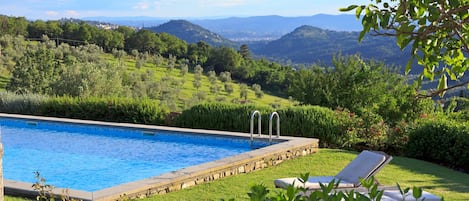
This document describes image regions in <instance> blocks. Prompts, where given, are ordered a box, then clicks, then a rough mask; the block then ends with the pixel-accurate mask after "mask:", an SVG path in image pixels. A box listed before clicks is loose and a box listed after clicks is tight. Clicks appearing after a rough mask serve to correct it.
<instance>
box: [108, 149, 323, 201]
mask: <svg viewBox="0 0 469 201" xmlns="http://www.w3.org/2000/svg"><path fill="white" fill-rule="evenodd" d="M317 151H318V141H315V142H314V143H313V144H309V145H305V146H302V147H293V148H291V149H288V150H281V151H279V152H275V153H271V154H266V155H264V156H260V157H253V158H251V159H250V160H242V161H236V162H233V163H232V164H230V165H227V166H226V167H219V168H215V169H208V170H206V171H200V172H198V173H196V174H189V175H188V176H186V177H182V178H180V179H175V180H173V181H170V182H165V183H159V184H155V185H152V186H148V188H147V189H142V191H139V192H133V193H129V194H125V195H121V198H120V199H129V198H130V199H132V198H144V197H148V196H150V195H155V194H166V193H169V192H172V191H177V190H181V189H184V188H188V187H191V186H194V185H198V184H202V183H206V182H210V181H214V180H217V179H220V178H223V177H226V176H232V175H238V174H244V173H249V172H253V171H257V170H261V169H264V168H266V167H270V166H275V165H278V164H280V163H282V162H283V161H286V160H290V159H293V158H297V157H300V156H306V155H309V154H313V153H316V152H317ZM272 182H273V181H272ZM104 200H110V199H109V198H107V199H104ZM118 200H119V199H118Z"/></svg>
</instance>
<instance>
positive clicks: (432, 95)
mask: <svg viewBox="0 0 469 201" xmlns="http://www.w3.org/2000/svg"><path fill="white" fill-rule="evenodd" d="M467 84H469V81H465V82H463V83H459V84H456V85H453V86H450V87H448V88H445V89H440V90H433V91H430V93H427V94H418V95H417V98H431V97H434V96H437V95H439V94H441V93H443V92H446V91H448V90H451V89H455V88H458V87H462V86H464V85H467Z"/></svg>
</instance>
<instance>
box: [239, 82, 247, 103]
mask: <svg viewBox="0 0 469 201" xmlns="http://www.w3.org/2000/svg"><path fill="white" fill-rule="evenodd" d="M239 98H242V99H244V100H247V99H248V85H246V84H240V85H239Z"/></svg>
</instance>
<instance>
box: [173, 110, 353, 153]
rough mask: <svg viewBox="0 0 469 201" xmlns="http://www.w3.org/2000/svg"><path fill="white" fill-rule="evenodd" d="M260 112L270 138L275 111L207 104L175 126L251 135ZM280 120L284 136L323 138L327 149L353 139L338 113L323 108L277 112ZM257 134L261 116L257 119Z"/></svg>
mask: <svg viewBox="0 0 469 201" xmlns="http://www.w3.org/2000/svg"><path fill="white" fill-rule="evenodd" d="M255 110H259V111H260V112H261V114H262V133H263V134H268V132H269V130H268V129H269V128H268V126H269V125H268V124H269V123H268V122H269V115H270V114H271V113H272V112H273V111H275V110H274V109H273V108H271V107H266V106H255V105H238V104H225V103H206V104H201V105H197V106H194V107H192V108H191V109H189V110H186V111H184V112H182V114H181V115H179V116H178V117H176V119H175V121H174V122H173V125H174V126H178V127H186V128H203V129H214V130H226V131H237V132H245V133H249V132H250V121H251V114H252V112H253V111H255ZM277 112H278V113H279V116H280V131H281V132H280V134H281V135H287V136H300V137H315V138H319V139H320V142H321V144H322V145H323V146H329V147H331V146H332V147H337V146H342V145H343V144H344V142H346V141H349V140H350V139H348V138H349V136H347V134H345V133H346V132H343V131H344V129H345V127H347V126H348V125H346V124H343V123H342V122H340V121H339V118H337V115H338V114H337V113H336V112H334V111H333V110H330V109H328V108H324V107H319V106H299V107H290V108H285V109H279V110H277ZM254 124H255V125H254V133H257V132H258V131H257V116H256V118H255V119H254ZM272 128H273V130H274V131H273V133H272V134H273V135H275V134H276V130H275V129H276V119H273V126H272Z"/></svg>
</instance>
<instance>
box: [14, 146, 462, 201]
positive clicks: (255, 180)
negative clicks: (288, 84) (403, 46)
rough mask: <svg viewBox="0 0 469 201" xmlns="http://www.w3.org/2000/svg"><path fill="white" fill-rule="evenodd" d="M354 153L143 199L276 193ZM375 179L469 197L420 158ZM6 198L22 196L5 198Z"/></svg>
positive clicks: (442, 170)
mask: <svg viewBox="0 0 469 201" xmlns="http://www.w3.org/2000/svg"><path fill="white" fill-rule="evenodd" d="M356 155H357V153H356V152H349V151H343V150H336V149H321V150H320V151H319V153H317V154H313V155H310V156H305V157H301V158H296V159H293V160H290V161H285V162H283V163H282V164H280V165H278V166H275V167H270V168H266V169H264V170H260V171H257V172H252V173H249V174H243V175H237V176H231V177H227V178H223V179H221V180H217V181H214V182H210V183H206V184H203V185H198V186H194V187H191V188H189V189H184V190H181V191H177V192H172V193H168V194H166V195H156V196H153V197H150V198H147V199H145V200H168V201H173V200H174V201H178V200H188V201H189V200H220V199H222V198H223V199H225V200H227V199H230V198H234V199H235V200H248V196H247V193H248V192H249V188H250V187H251V186H252V185H254V184H261V183H263V184H265V185H266V186H267V187H268V188H269V189H270V190H271V193H275V192H277V191H280V190H279V189H275V188H274V186H273V180H274V179H276V178H282V177H295V176H299V175H300V173H305V172H310V174H311V176H321V175H322V176H325V175H335V174H337V173H338V172H339V171H340V170H341V169H342V168H343V167H344V166H345V165H347V164H348V163H349V162H350V161H351V160H353V158H355V156H356ZM376 178H377V179H378V181H379V182H380V183H381V184H383V185H388V186H389V185H395V184H396V183H399V184H400V185H401V186H403V187H412V186H418V187H422V188H423V189H424V190H426V191H429V192H431V193H433V194H436V195H439V196H443V197H444V198H445V200H469V174H465V173H461V172H457V171H453V170H451V169H448V168H446V167H442V166H439V165H435V164H432V163H428V162H424V161H420V160H415V159H410V158H405V157H394V159H393V160H392V161H391V163H390V164H388V165H387V166H386V167H385V168H384V169H383V170H381V171H380V172H379V173H378V174H377V175H376ZM5 200H6V201H19V200H22V199H19V198H13V197H6V198H5Z"/></svg>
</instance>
